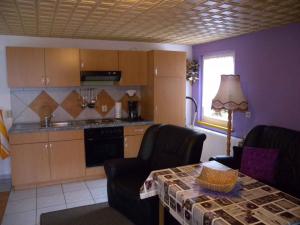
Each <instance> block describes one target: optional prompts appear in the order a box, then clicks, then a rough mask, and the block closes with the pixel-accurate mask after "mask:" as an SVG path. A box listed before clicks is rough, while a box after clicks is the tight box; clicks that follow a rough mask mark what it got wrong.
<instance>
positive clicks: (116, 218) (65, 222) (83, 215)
mask: <svg viewBox="0 0 300 225" xmlns="http://www.w3.org/2000/svg"><path fill="white" fill-rule="evenodd" d="M41 225H134V224H133V223H132V222H130V221H129V220H128V219H127V218H126V217H125V216H123V215H122V214H121V213H119V212H118V211H116V210H114V209H113V208H110V207H109V206H108V205H107V204H106V203H100V204H95V205H88V206H81V207H76V208H72V209H64V210H60V211H55V212H49V213H44V214H42V215H41Z"/></svg>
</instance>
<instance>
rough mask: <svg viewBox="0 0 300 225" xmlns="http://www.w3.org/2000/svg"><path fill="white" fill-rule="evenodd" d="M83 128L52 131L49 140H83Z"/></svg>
mask: <svg viewBox="0 0 300 225" xmlns="http://www.w3.org/2000/svg"><path fill="white" fill-rule="evenodd" d="M82 139H83V130H69V131H50V132H49V141H67V140H82Z"/></svg>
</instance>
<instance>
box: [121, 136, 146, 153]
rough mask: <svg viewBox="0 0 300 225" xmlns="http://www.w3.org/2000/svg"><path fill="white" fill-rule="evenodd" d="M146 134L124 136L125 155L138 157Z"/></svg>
mask: <svg viewBox="0 0 300 225" xmlns="http://www.w3.org/2000/svg"><path fill="white" fill-rule="evenodd" d="M143 136H144V135H134V136H125V137H124V143H125V145H124V157H125V158H135V157H137V155H138V153H139V150H140V146H141V143H142V140H143Z"/></svg>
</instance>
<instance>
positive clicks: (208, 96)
mask: <svg viewBox="0 0 300 225" xmlns="http://www.w3.org/2000/svg"><path fill="white" fill-rule="evenodd" d="M222 74H234V54H233V53H225V54H219V55H214V56H204V57H203V73H202V81H203V82H202V121H203V122H204V124H206V123H208V124H212V125H218V126H221V127H226V126H227V120H228V119H227V116H228V115H227V112H226V111H221V112H216V111H214V110H212V109H211V103H212V99H213V98H214V97H215V96H216V94H217V92H218V89H219V85H220V81H221V75H222Z"/></svg>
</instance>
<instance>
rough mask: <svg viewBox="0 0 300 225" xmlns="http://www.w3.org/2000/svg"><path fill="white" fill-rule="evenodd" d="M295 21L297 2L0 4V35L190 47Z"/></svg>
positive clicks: (65, 0) (64, 0) (46, 0)
mask: <svg viewBox="0 0 300 225" xmlns="http://www.w3.org/2000/svg"><path fill="white" fill-rule="evenodd" d="M293 22H300V0H226V1H220V0H208V1H207V0H0V34H8V35H27V36H43V37H44V36H47V37H70V38H88V39H110V40H130V41H146V42H169V43H178V44H196V43H204V42H209V41H213V40H218V39H223V38H227V37H232V36H237V35H241V34H245V33H250V32H254V31H258V30H263V29H267V28H270V27H275V26H280V25H283V24H287V23H293Z"/></svg>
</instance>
